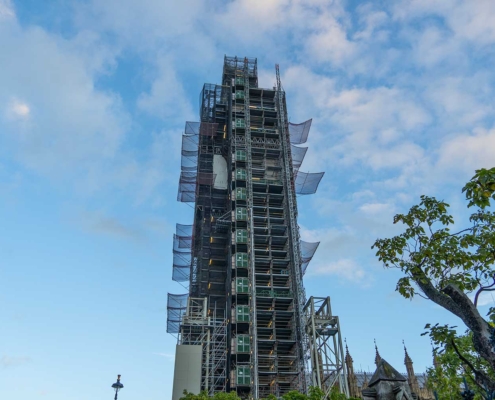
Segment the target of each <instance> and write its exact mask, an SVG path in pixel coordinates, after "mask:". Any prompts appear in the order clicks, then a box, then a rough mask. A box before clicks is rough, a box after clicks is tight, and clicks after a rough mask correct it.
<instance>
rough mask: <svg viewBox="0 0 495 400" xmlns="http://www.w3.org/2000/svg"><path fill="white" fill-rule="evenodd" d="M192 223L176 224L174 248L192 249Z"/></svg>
mask: <svg viewBox="0 0 495 400" xmlns="http://www.w3.org/2000/svg"><path fill="white" fill-rule="evenodd" d="M192 228H193V226H192V225H183V224H176V225H175V235H174V249H191V245H192Z"/></svg>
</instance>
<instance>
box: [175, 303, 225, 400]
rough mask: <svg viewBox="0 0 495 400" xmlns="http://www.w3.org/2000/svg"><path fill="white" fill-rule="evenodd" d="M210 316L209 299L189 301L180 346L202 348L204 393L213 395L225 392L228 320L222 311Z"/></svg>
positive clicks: (183, 321)
mask: <svg viewBox="0 0 495 400" xmlns="http://www.w3.org/2000/svg"><path fill="white" fill-rule="evenodd" d="M208 313H209V312H208V307H207V299H206V298H202V299H199V298H194V297H189V299H188V301H187V309H186V312H185V314H184V316H183V319H182V323H181V325H180V335H179V344H181V345H201V346H202V366H201V370H202V371H201V389H202V390H205V391H206V392H207V393H208V394H209V395H213V394H215V393H216V392H225V390H226V384H227V366H226V357H225V355H226V353H227V320H226V318H225V313H224V312H223V311H219V312H216V310H215V311H213V312H212V313H210V315H211V314H213V315H212V316H208Z"/></svg>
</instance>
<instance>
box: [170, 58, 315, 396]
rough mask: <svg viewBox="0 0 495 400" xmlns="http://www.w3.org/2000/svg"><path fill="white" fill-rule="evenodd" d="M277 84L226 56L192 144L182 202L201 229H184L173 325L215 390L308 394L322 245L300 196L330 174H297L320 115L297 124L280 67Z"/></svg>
mask: <svg viewBox="0 0 495 400" xmlns="http://www.w3.org/2000/svg"><path fill="white" fill-rule="evenodd" d="M276 81H277V84H276V87H272V88H260V87H258V73H257V60H256V59H251V58H237V57H225V59H224V66H223V74H222V84H221V85H212V84H205V85H204V87H203V90H202V92H201V95H200V121H199V122H187V123H186V128H185V131H184V134H183V137H182V162H181V177H180V181H179V193H178V200H179V201H182V202H187V203H192V204H193V205H194V222H193V225H179V224H178V225H177V231H176V234H175V235H174V265H173V279H174V280H175V281H177V282H182V283H184V284H188V285H189V287H188V289H189V290H188V293H186V294H183V295H172V294H169V301H168V310H169V314H168V324H167V327H168V329H167V330H168V332H170V333H175V334H177V337H178V344H179V346H181V345H184V346H186V345H188V344H196V345H199V344H201V345H202V346H203V347H202V351H203V353H202V357H201V363H202V369H201V371H202V372H201V375H202V376H201V380H200V381H201V390H206V391H208V392H209V393H210V394H213V393H215V392H217V391H236V392H237V393H238V394H239V395H240V396H241V397H245V398H248V397H251V398H254V399H261V398H264V397H266V396H267V395H269V394H274V395H276V396H282V395H283V394H285V393H287V392H288V391H290V390H300V391H303V392H305V391H306V390H307V382H308V378H309V376H310V375H311V371H308V370H307V364H308V362H309V360H310V357H311V354H310V344H311V342H310V337H309V336H308V333H307V331H306V317H305V315H304V306H305V304H306V295H305V292H304V286H303V275H304V272H305V270H306V267H307V265H308V263H309V261H310V260H311V258H312V256H313V254H314V252H315V251H316V248H317V247H318V243H307V242H303V241H301V239H300V237H299V229H298V225H297V215H298V210H297V198H296V195H297V194H299V195H306V194H311V193H315V192H316V189H317V187H318V184H319V182H320V180H321V178H322V177H323V173H303V172H301V171H299V168H300V166H301V163H302V161H303V158H304V155H305V154H306V150H307V148H305V147H298V146H296V145H298V144H302V143H305V142H306V140H307V137H308V134H309V129H310V126H311V120H308V121H306V122H304V123H302V124H292V123H289V122H288V117H287V106H286V98H285V92H284V90H283V88H282V85H281V80H280V74H279V68H278V65H277V66H276ZM222 354H223V356H222ZM176 374H177V371H176Z"/></svg>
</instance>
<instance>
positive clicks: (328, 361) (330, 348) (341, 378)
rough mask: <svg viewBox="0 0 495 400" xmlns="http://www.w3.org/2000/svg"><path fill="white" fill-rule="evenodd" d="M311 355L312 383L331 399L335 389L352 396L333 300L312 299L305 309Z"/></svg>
mask: <svg viewBox="0 0 495 400" xmlns="http://www.w3.org/2000/svg"><path fill="white" fill-rule="evenodd" d="M304 314H305V319H306V333H307V334H308V337H309V350H310V354H311V384H312V386H315V387H319V388H320V389H322V390H323V392H324V393H325V398H328V397H329V395H330V391H331V390H332V387H334V386H335V385H338V386H339V389H340V392H341V393H343V394H345V395H346V396H347V397H349V384H348V381H347V374H346V368H345V361H344V348H343V346H342V337H341V334H340V324H339V317H337V316H335V315H332V308H331V305H330V297H313V296H311V297H310V298H309V300H308V302H307V303H306V305H305V307H304Z"/></svg>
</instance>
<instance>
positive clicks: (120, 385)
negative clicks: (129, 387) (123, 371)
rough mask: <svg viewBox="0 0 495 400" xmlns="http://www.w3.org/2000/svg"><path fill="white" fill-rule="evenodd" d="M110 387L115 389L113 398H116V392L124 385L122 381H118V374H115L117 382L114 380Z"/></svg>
mask: <svg viewBox="0 0 495 400" xmlns="http://www.w3.org/2000/svg"><path fill="white" fill-rule="evenodd" d="M112 387H113V388H114V389H115V397H114V400H117V394H118V393H119V390H120V389H122V388H123V387H124V385H122V383H120V375H117V382H115V383H114V384H113V385H112Z"/></svg>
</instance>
